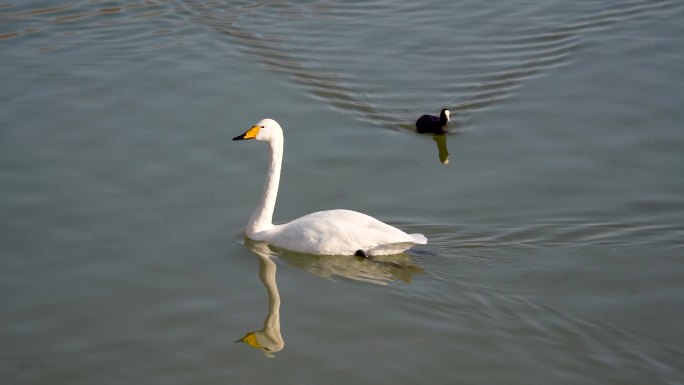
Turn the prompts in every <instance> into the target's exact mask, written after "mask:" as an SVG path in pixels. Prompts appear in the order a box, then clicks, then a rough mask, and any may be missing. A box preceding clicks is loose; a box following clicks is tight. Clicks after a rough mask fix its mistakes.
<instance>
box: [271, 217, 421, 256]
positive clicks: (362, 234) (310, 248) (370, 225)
mask: <svg viewBox="0 0 684 385" xmlns="http://www.w3.org/2000/svg"><path fill="white" fill-rule="evenodd" d="M260 238H262V239H260V240H265V241H267V242H269V243H271V244H273V245H274V246H277V247H282V248H284V249H288V250H294V251H300V252H304V253H311V254H321V255H353V254H354V253H355V252H356V251H357V250H364V251H366V252H369V254H370V255H381V254H383V255H384V254H397V253H401V252H402V251H404V250H406V249H408V248H409V247H411V246H413V245H415V244H424V243H426V242H427V238H425V237H424V236H423V235H422V234H406V233H405V232H403V231H402V230H400V229H398V228H396V227H393V226H390V225H388V224H386V223H384V222H381V221H379V220H377V219H375V218H373V217H371V216H369V215H366V214H363V213H359V212H356V211H351V210H326V211H318V212H315V213H311V214H308V215H305V216H303V217H301V218H298V219H295V220H293V221H292V222H289V223H285V224H282V225H276V226H275V227H274V228H273V229H272V230H269V231H267V232H266V234H263V235H262V236H260Z"/></svg>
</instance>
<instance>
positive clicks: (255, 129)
mask: <svg viewBox="0 0 684 385" xmlns="http://www.w3.org/2000/svg"><path fill="white" fill-rule="evenodd" d="M260 128H261V127H260V126H252V128H250V129H249V130H247V131H246V132H245V133H244V134H242V135H238V136H236V137H234V138H233V140H246V139H254V138H256V137H257V135H259V129H260Z"/></svg>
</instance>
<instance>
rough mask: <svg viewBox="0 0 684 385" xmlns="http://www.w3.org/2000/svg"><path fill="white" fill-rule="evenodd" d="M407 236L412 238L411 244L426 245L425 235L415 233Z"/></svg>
mask: <svg viewBox="0 0 684 385" xmlns="http://www.w3.org/2000/svg"><path fill="white" fill-rule="evenodd" d="M409 236H410V237H411V238H413V242H415V243H417V244H419V245H424V244H426V243H427V241H428V239H427V237H426V236H425V235H423V234H418V233H415V234H409Z"/></svg>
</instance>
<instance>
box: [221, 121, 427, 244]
mask: <svg viewBox="0 0 684 385" xmlns="http://www.w3.org/2000/svg"><path fill="white" fill-rule="evenodd" d="M246 139H256V140H263V141H266V142H268V144H269V148H270V152H271V157H270V163H269V166H268V174H267V176H266V184H265V186H264V192H263V195H262V197H261V202H260V203H259V205H258V206H257V208H256V210H254V213H253V214H252V217H251V218H250V219H249V222H247V227H246V228H245V233H246V235H247V237H249V238H250V239H253V240H257V241H266V242H268V243H270V244H272V245H274V246H276V247H280V248H283V249H287V250H293V251H299V252H302V253H310V254H319V255H359V256H372V255H388V254H398V253H401V252H403V251H404V250H406V249H408V248H410V247H411V246H413V245H415V244H425V243H427V238H425V236H423V235H422V234H406V233H405V232H403V231H401V230H399V229H397V228H396V227H392V226H390V225H388V224H386V223H383V222H381V221H379V220H377V219H375V218H373V217H371V216H368V215H366V214H362V213H359V212H356V211H351V210H326V211H318V212H315V213H311V214H308V215H305V216H303V217H301V218H298V219H295V220H293V221H292V222H289V223H284V224H281V225H274V224H273V222H272V221H273V210H274V209H275V202H276V196H277V195H278V184H279V183H280V167H281V163H282V160H283V142H284V140H283V129H282V128H281V127H280V125H279V124H278V122H276V121H275V120H273V119H263V120H260V121H259V122H257V123H256V124H255V125H254V126H252V128H250V129H249V130H247V131H246V132H245V133H244V134H242V135H239V136H236V137H235V138H233V140H246Z"/></svg>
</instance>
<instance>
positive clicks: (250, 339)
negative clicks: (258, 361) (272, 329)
mask: <svg viewBox="0 0 684 385" xmlns="http://www.w3.org/2000/svg"><path fill="white" fill-rule="evenodd" d="M235 342H244V343H246V344H247V345H249V346H251V347H253V348H259V349H260V348H262V347H263V346H261V344H259V341H257V338H256V334H254V332H251V333H247V335H246V336H244V337H242V338H241V339H239V340H237V341H235Z"/></svg>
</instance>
